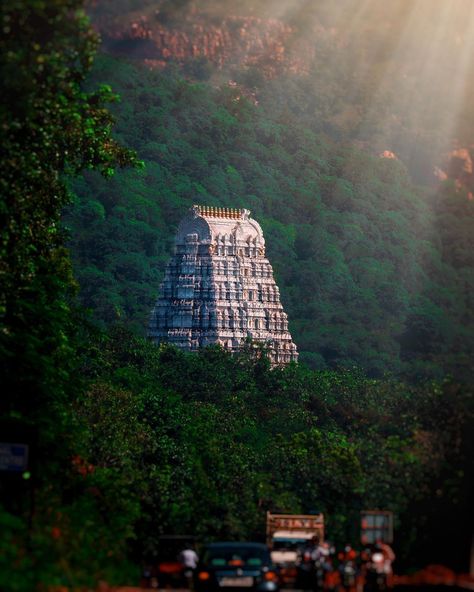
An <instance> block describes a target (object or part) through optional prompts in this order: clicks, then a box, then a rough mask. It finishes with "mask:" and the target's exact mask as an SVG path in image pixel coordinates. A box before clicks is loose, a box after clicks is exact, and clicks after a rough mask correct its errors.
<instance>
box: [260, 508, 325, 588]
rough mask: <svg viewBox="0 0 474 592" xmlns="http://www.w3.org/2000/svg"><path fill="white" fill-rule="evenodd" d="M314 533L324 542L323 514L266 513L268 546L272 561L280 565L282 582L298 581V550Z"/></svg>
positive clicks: (291, 582) (292, 582)
mask: <svg viewBox="0 0 474 592" xmlns="http://www.w3.org/2000/svg"><path fill="white" fill-rule="evenodd" d="M315 536H317V537H318V538H319V540H320V541H321V542H322V541H323V540H324V516H323V514H273V513H272V512H267V545H268V546H269V547H270V550H271V557H272V561H273V563H275V565H277V566H278V568H279V571H280V579H281V582H282V584H288V585H292V584H294V583H295V581H296V578H297V573H298V569H297V564H298V557H299V552H300V550H301V549H302V548H303V547H304V546H305V545H306V544H307V543H308V541H310V540H311V539H312V538H313V537H315Z"/></svg>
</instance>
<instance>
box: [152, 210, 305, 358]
mask: <svg viewBox="0 0 474 592" xmlns="http://www.w3.org/2000/svg"><path fill="white" fill-rule="evenodd" d="M148 335H149V337H150V339H152V340H153V341H155V342H156V343H162V342H168V343H172V344H174V345H176V346H177V347H179V348H181V349H186V350H197V349H199V348H201V347H205V346H207V345H215V344H220V345H222V346H223V347H224V348H226V349H228V350H230V351H232V352H235V351H238V350H240V349H241V348H242V346H243V344H244V343H245V340H246V339H247V338H251V339H252V340H254V341H257V342H263V343H265V344H266V346H267V348H268V353H269V357H270V359H271V361H272V363H273V364H274V365H282V364H288V363H289V362H292V361H297V359H298V353H297V351H296V346H295V344H294V343H293V341H292V339H291V335H290V333H289V332H288V320H287V316H286V314H285V312H284V311H283V307H282V305H281V302H280V294H279V290H278V287H277V285H276V284H275V280H274V278H273V270H272V266H271V265H270V262H269V261H268V259H267V258H266V257H265V239H264V238H263V232H262V229H261V228H260V225H259V224H258V223H257V222H256V221H255V220H253V219H252V218H250V212H249V210H244V209H233V208H213V207H204V206H193V207H192V208H191V210H190V212H189V214H188V215H187V216H186V217H185V218H184V219H183V220H182V221H181V223H180V225H179V228H178V233H177V235H176V243H175V254H174V256H173V257H172V258H171V260H170V262H169V263H168V266H167V268H166V272H165V278H164V280H163V283H162V285H161V289H160V295H159V298H158V300H157V302H156V304H155V307H154V309H153V311H152V314H151V319H150V326H149V331H148Z"/></svg>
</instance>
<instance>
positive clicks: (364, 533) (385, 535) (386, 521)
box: [360, 510, 393, 545]
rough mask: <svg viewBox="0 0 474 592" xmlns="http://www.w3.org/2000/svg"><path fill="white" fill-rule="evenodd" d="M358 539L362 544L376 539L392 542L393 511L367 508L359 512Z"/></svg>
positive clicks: (370, 542)
mask: <svg viewBox="0 0 474 592" xmlns="http://www.w3.org/2000/svg"><path fill="white" fill-rule="evenodd" d="M360 540H361V543H362V544H363V545H371V544H374V543H376V542H377V541H382V542H383V543H393V512H388V511H381V510H367V511H363V512H361V513H360Z"/></svg>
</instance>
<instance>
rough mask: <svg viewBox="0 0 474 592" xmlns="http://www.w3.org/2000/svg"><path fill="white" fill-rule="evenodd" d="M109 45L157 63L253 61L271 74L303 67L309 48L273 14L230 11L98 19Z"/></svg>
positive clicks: (308, 60)
mask: <svg viewBox="0 0 474 592" xmlns="http://www.w3.org/2000/svg"><path fill="white" fill-rule="evenodd" d="M96 25H97V27H98V28H99V30H100V32H101V34H102V37H103V40H104V44H105V47H106V49H107V50H108V51H111V52H112V53H118V54H126V55H128V56H129V57H130V56H131V57H137V58H141V59H144V60H146V61H147V63H148V64H150V65H152V66H156V67H160V66H164V65H165V64H166V63H167V62H168V61H170V60H173V61H177V62H179V63H185V62H187V61H189V60H193V59H199V58H205V59H206V60H208V61H209V62H210V63H211V64H213V65H214V66H215V67H217V68H224V67H226V66H231V65H238V66H244V67H257V68H258V69H259V70H260V71H261V72H262V74H264V75H265V76H267V77H273V76H275V75H277V74H278V73H280V72H295V73H303V72H305V71H307V69H308V67H309V64H310V63H311V58H312V55H313V53H314V48H311V46H310V45H309V44H307V46H305V47H302V46H301V43H300V42H299V41H298V40H297V36H296V35H295V30H294V29H293V28H292V27H291V26H290V25H289V24H287V23H284V22H282V21H280V20H278V19H262V18H257V17H237V16H229V17H225V18H223V19H221V20H219V21H217V22H216V20H215V19H214V22H209V18H206V17H205V16H204V15H199V14H193V15H192V20H191V19H190V18H186V19H183V20H182V21H179V22H176V21H175V22H173V23H171V24H166V23H163V22H162V19H161V18H160V14H159V13H157V14H153V15H140V16H137V17H136V18H132V19H131V20H130V21H129V22H128V23H126V24H123V23H121V24H120V25H118V24H117V22H113V21H112V22H110V21H107V20H106V19H100V18H99V19H97V21H96Z"/></svg>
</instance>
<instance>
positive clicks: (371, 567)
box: [364, 551, 388, 592]
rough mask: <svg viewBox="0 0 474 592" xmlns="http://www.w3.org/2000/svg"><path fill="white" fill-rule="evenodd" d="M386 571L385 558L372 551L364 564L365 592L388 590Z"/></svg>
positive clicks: (379, 553) (378, 552)
mask: <svg viewBox="0 0 474 592" xmlns="http://www.w3.org/2000/svg"><path fill="white" fill-rule="evenodd" d="M387 583H388V571H387V565H386V560H385V556H384V554H383V553H381V552H380V551H374V552H373V553H371V555H370V557H369V561H368V562H367V564H366V574H365V588H364V590H365V592H383V591H384V590H387V588H388V585H387Z"/></svg>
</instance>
